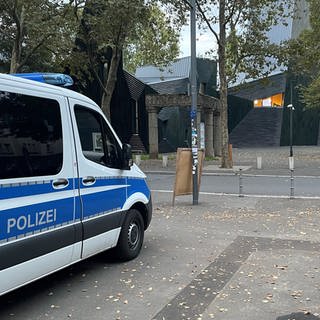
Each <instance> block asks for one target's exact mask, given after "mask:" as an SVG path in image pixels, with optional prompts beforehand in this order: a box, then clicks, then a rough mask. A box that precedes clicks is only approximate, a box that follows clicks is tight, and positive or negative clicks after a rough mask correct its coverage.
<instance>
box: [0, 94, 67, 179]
mask: <svg viewBox="0 0 320 320" xmlns="http://www.w3.org/2000/svg"><path fill="white" fill-rule="evenodd" d="M62 161H63V152H62V126H61V115H60V107H59V103H58V102H57V101H55V100H52V99H45V98H39V97H34V96H27V95H23V94H16V93H10V92H5V91H0V179H8V178H18V177H31V176H46V175H55V174H57V173H59V171H60V170H61V168H62Z"/></svg>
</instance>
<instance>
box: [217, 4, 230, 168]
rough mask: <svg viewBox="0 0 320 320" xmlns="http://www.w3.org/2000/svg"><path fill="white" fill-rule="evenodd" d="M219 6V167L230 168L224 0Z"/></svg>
mask: <svg viewBox="0 0 320 320" xmlns="http://www.w3.org/2000/svg"><path fill="white" fill-rule="evenodd" d="M219 2H220V6H219V27H220V39H219V40H220V41H219V49H218V50H219V78H220V105H221V113H220V121H221V167H222V168H232V163H231V159H230V157H229V148H228V146H229V134H228V84H227V75H226V17H225V14H226V13H225V6H226V3H225V0H220V1H219Z"/></svg>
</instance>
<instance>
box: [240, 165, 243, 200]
mask: <svg viewBox="0 0 320 320" xmlns="http://www.w3.org/2000/svg"><path fill="white" fill-rule="evenodd" d="M239 197H240V198H242V197H243V183H242V169H241V168H240V169H239Z"/></svg>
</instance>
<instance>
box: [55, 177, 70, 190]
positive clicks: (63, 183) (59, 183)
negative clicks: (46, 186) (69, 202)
mask: <svg viewBox="0 0 320 320" xmlns="http://www.w3.org/2000/svg"><path fill="white" fill-rule="evenodd" d="M68 185H69V180H68V179H65V178H61V179H57V180H54V181H53V182H52V186H53V188H54V189H63V188H65V187H67V186H68Z"/></svg>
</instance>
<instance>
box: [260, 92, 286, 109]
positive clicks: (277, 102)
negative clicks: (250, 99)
mask: <svg viewBox="0 0 320 320" xmlns="http://www.w3.org/2000/svg"><path fill="white" fill-rule="evenodd" d="M254 107H255V108H259V107H283V93H278V94H276V95H274V96H272V97H266V98H263V99H256V100H254Z"/></svg>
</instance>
